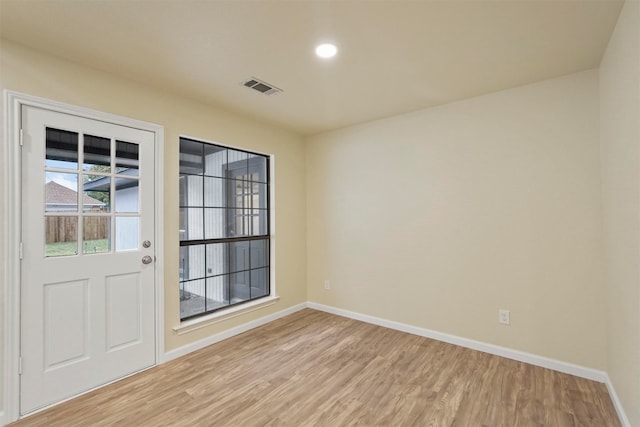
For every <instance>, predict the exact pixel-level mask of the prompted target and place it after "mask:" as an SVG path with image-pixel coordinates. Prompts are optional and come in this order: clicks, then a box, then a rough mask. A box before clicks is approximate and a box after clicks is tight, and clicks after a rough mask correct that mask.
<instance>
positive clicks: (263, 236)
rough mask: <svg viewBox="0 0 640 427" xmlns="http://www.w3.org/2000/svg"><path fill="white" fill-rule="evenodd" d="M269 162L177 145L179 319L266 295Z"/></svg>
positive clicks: (195, 144) (210, 147)
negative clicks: (178, 183)
mask: <svg viewBox="0 0 640 427" xmlns="http://www.w3.org/2000/svg"><path fill="white" fill-rule="evenodd" d="M268 171H269V157H268V156H265V155H261V154H254V153H250V152H247V151H242V150H237V149H232V148H228V147H223V146H220V145H214V144H209V143H205V142H200V141H195V140H192V139H188V138H180V178H179V179H180V318H181V320H186V319H189V318H192V317H196V316H200V315H202V314H206V313H211V312H213V311H216V310H219V309H221V308H225V307H229V306H231V305H236V304H241V303H245V302H248V301H252V300H255V299H258V298H262V297H266V296H269V295H270V284H269V277H270V274H269V268H270V263H269V247H270V244H269V172H268Z"/></svg>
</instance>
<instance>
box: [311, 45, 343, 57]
mask: <svg viewBox="0 0 640 427" xmlns="http://www.w3.org/2000/svg"><path fill="white" fill-rule="evenodd" d="M336 53H338V48H337V47H336V45H334V44H331V43H324V44H321V45H318V47H316V55H318V56H319V57H320V58H333V57H334V56H336Z"/></svg>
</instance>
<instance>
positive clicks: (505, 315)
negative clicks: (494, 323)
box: [498, 308, 511, 325]
mask: <svg viewBox="0 0 640 427" xmlns="http://www.w3.org/2000/svg"><path fill="white" fill-rule="evenodd" d="M498 323H501V324H503V325H510V324H511V312H510V311H509V310H504V309H502V308H501V309H499V310H498Z"/></svg>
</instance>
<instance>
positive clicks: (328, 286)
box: [324, 280, 331, 291]
mask: <svg viewBox="0 0 640 427" xmlns="http://www.w3.org/2000/svg"><path fill="white" fill-rule="evenodd" d="M324 288H325V289H326V290H327V291H328V290H329V289H331V284H330V283H329V281H328V280H325V281H324Z"/></svg>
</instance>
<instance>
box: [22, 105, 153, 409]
mask: <svg viewBox="0 0 640 427" xmlns="http://www.w3.org/2000/svg"><path fill="white" fill-rule="evenodd" d="M22 128H23V134H24V138H23V141H24V146H23V149H22V215H23V219H22V224H23V227H22V242H23V248H24V249H23V259H22V264H21V274H22V281H21V309H20V313H21V357H22V367H23V369H22V371H23V373H22V375H21V377H20V389H21V391H20V412H21V414H26V413H29V412H32V411H34V410H36V409H39V408H41V407H44V406H47V405H50V404H52V403H56V402H58V401H61V400H64V399H66V398H69V397H71V396H74V395H76V394H79V393H82V392H84V391H86V390H90V389H92V388H95V387H97V386H100V385H102V384H105V383H107V382H110V381H113V380H116V379H118V378H121V377H123V376H126V375H128V374H131V373H133V372H136V371H139V370H141V369H144V368H146V367H149V366H152V365H153V364H155V284H154V276H155V273H154V269H155V266H154V263H153V262H151V263H149V264H143V263H142V258H143V257H144V256H149V257H150V258H149V259H150V260H153V259H154V247H153V243H152V244H151V246H150V247H149V248H144V247H143V246H142V244H141V242H142V241H143V240H149V241H150V242H153V241H154V235H153V233H154V229H155V225H154V218H155V213H154V183H153V177H154V170H153V168H154V137H155V136H154V134H153V133H152V132H148V131H143V130H139V129H133V128H128V127H125V126H119V125H115V124H111V123H106V122H103V121H97V120H90V119H86V118H82V117H78V116H73V115H68V114H63V113H57V112H53V111H50V110H45V109H39V108H34V107H23V109H22Z"/></svg>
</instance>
